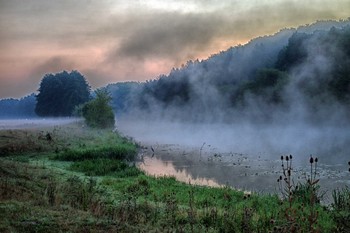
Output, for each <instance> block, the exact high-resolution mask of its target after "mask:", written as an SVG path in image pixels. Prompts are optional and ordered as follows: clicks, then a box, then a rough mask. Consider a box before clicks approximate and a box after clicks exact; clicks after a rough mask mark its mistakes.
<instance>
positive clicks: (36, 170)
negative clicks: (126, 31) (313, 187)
mask: <svg viewBox="0 0 350 233" xmlns="http://www.w3.org/2000/svg"><path fill="white" fill-rule="evenodd" d="M70 127H72V128H70V129H69V130H67V129H66V128H61V129H58V130H56V131H55V132H53V131H50V132H52V134H53V138H54V140H55V144H52V145H49V146H47V147H43V150H42V151H41V152H37V153H35V152H33V151H32V150H28V152H23V153H20V154H18V153H15V154H10V155H9V156H8V157H3V158H0V232H86V231H89V232H106V231H107V232H174V231H177V232H293V231H292V230H293V229H294V228H293V227H295V229H297V230H296V231H295V232H310V224H309V221H308V217H309V216H310V215H311V213H317V221H316V223H315V224H314V223H313V224H312V226H313V227H315V228H316V229H317V231H319V232H347V231H349V229H350V227H349V226H348V222H349V211H348V210H349V209H348V205H347V204H344V202H345V203H347V202H348V201H349V197H350V195H349V193H350V192H349V190H348V189H344V190H338V191H335V192H334V198H335V200H338V201H336V202H335V204H334V206H333V208H325V207H323V206H321V205H320V204H319V203H315V202H308V201H307V200H309V199H308V198H309V197H310V195H312V193H310V190H309V189H308V186H300V188H299V189H298V190H295V193H294V195H295V198H294V199H293V202H289V201H286V200H281V199H280V198H279V197H278V196H277V194H276V195H266V194H261V195H259V194H255V193H253V194H247V193H244V192H242V191H237V190H234V189H231V188H229V187H224V188H214V187H203V186H195V185H190V184H186V183H181V182H178V181H176V180H175V178H173V177H158V178H156V177H152V176H147V175H145V174H144V173H143V172H141V171H140V170H139V169H137V168H136V167H135V166H130V165H129V162H128V160H132V158H133V156H135V154H136V152H137V148H136V145H135V144H134V143H132V142H130V141H128V140H127V139H125V138H123V137H120V136H119V135H118V134H115V133H112V132H110V131H106V130H104V131H103V130H102V131H101V130H90V129H81V128H79V129H78V130H76V131H74V134H70V133H69V132H70V131H71V130H72V129H74V126H70ZM22 133H23V132H22ZM11 135H12V136H15V135H16V134H15V132H12V133H11ZM38 140H39V141H38V142H35V140H33V141H34V142H33V143H34V144H36V145H37V144H39V143H42V142H41V141H40V140H41V139H38ZM20 141H21V140H18V143H19V148H24V147H23V146H21V145H20ZM22 141H23V142H24V143H26V140H22ZM62 145H64V146H62ZM3 148H4V147H3ZM14 151H17V150H14ZM49 159H51V160H49ZM287 213H288V214H289V215H290V217H288V218H286V214H287ZM291 221H292V222H291Z"/></svg>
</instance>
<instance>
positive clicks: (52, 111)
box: [35, 71, 90, 117]
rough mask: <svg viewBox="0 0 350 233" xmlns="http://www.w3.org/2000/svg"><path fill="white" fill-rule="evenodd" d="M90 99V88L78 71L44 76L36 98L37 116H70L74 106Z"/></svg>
mask: <svg viewBox="0 0 350 233" xmlns="http://www.w3.org/2000/svg"><path fill="white" fill-rule="evenodd" d="M89 99H90V86H89V84H88V82H87V81H86V79H85V78H84V76H83V75H82V74H80V73H79V72H78V71H72V72H70V73H68V72H67V71H63V72H61V73H57V74H46V75H45V76H44V78H43V79H42V80H41V83H40V88H39V94H38V95H37V96H36V100H37V104H36V107H35V112H36V114H37V115H38V116H53V117H57V116H71V115H72V113H73V110H74V108H75V106H77V105H79V104H83V103H85V102H87V101H89Z"/></svg>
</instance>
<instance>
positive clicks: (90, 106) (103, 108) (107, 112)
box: [82, 89, 115, 128]
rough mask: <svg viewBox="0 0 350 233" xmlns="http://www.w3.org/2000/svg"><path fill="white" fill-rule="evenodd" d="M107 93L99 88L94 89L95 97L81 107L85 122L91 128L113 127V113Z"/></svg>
mask: <svg viewBox="0 0 350 233" xmlns="http://www.w3.org/2000/svg"><path fill="white" fill-rule="evenodd" d="M111 99H112V98H111V97H110V95H109V93H108V92H107V91H106V90H104V89H100V90H97V91H96V98H95V99H93V100H91V101H89V102H88V103H86V104H85V105H84V107H83V109H82V115H83V117H84V118H85V121H86V124H87V125H88V126H90V127H93V128H113V127H114V124H115V119H114V113H113V109H112V107H111V106H109V102H110V101H111Z"/></svg>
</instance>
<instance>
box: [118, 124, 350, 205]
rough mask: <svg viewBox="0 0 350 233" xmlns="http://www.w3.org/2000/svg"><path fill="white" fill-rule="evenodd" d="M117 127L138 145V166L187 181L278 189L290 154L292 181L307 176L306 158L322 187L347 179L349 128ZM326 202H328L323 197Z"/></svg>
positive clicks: (335, 185) (329, 187)
mask: <svg viewBox="0 0 350 233" xmlns="http://www.w3.org/2000/svg"><path fill="white" fill-rule="evenodd" d="M118 131H120V132H121V133H123V134H124V135H126V136H129V137H132V138H133V139H134V140H135V141H136V142H138V143H139V144H141V145H142V146H143V149H142V150H141V151H140V154H139V160H140V161H139V162H138V166H139V167H140V168H141V169H142V170H144V171H145V172H146V173H148V174H150V175H155V176H163V175H166V176H174V177H175V178H176V179H178V180H180V181H183V182H190V183H191V184H199V185H209V186H225V185H227V186H230V187H233V188H237V189H243V190H249V191H254V192H259V193H276V192H277V193H278V192H280V191H279V185H278V183H277V179H278V177H279V176H280V175H281V174H282V168H281V163H282V162H281V160H280V157H281V155H289V154H293V161H292V167H293V171H292V175H293V180H294V182H295V183H298V182H305V181H306V180H307V179H308V178H309V176H310V169H311V167H310V164H309V158H310V155H311V154H312V156H313V157H316V156H317V157H318V160H319V162H318V163H317V170H316V175H317V178H319V179H320V186H321V189H322V190H323V191H324V192H328V195H326V196H328V197H329V196H330V194H331V193H330V191H329V190H332V189H335V188H340V187H345V186H347V185H350V172H349V171H348V169H349V168H348V167H349V166H348V164H347V161H348V160H350V156H349V155H350V153H348V152H350V151H349V149H348V145H349V143H350V137H349V136H350V135H349V132H350V131H349V130H348V129H346V128H343V129H342V128H334V127H324V128H318V127H309V126H307V127H306V126H290V127H285V126H279V127H276V126H275V127H273V128H269V127H256V128H255V127H250V126H238V127H234V126H231V125H190V124H178V123H169V122H142V121H140V122H137V121H132V122H129V121H125V120H124V121H119V122H118ZM326 202H328V201H327V200H326Z"/></svg>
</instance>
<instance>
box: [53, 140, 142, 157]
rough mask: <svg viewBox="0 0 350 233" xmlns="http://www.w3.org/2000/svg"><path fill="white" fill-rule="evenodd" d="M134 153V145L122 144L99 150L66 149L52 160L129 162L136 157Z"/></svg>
mask: <svg viewBox="0 0 350 233" xmlns="http://www.w3.org/2000/svg"><path fill="white" fill-rule="evenodd" d="M136 152H137V150H136V146H135V145H133V144H131V143H128V144H125V143H124V144H117V145H114V146H103V147H100V148H98V147H97V148H87V149H85V148H81V149H68V150H65V151H63V152H61V153H59V154H57V155H56V156H54V159H55V160H61V161H83V160H88V159H98V158H106V159H107V158H109V159H119V160H123V159H125V160H131V159H133V158H134V156H135V155H136Z"/></svg>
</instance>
